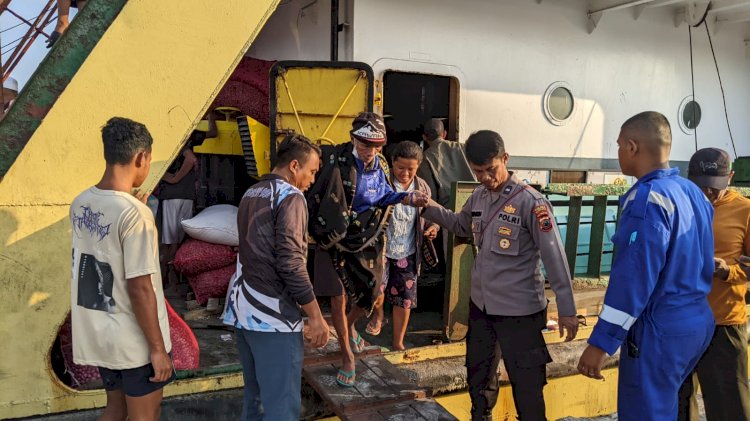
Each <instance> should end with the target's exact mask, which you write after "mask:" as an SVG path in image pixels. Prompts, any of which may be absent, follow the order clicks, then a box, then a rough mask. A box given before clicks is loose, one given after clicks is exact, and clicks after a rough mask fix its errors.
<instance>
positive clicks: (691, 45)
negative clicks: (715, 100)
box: [679, 25, 698, 152]
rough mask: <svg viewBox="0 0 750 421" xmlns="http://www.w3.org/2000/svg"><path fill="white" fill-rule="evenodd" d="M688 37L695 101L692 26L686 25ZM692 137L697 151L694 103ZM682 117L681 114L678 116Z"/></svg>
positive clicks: (691, 81) (691, 80) (691, 84)
mask: <svg viewBox="0 0 750 421" xmlns="http://www.w3.org/2000/svg"><path fill="white" fill-rule="evenodd" d="M688 38H689V40H690V86H691V87H692V93H693V102H694V103H696V104H697V102H695V69H694V67H693V27H692V26H691V25H688ZM692 111H693V120H692V121H693V126H695V127H693V137H694V138H695V150H696V152H697V151H698V124H696V121H695V105H693V110H692ZM679 118H682V116H679Z"/></svg>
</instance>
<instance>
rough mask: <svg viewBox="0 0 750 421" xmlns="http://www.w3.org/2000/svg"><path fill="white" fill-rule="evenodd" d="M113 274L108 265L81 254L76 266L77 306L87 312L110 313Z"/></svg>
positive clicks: (112, 305)
mask: <svg viewBox="0 0 750 421" xmlns="http://www.w3.org/2000/svg"><path fill="white" fill-rule="evenodd" d="M113 282H114V274H113V273H112V268H111V267H110V265H109V264H108V263H105V262H100V261H98V260H96V258H95V257H94V256H92V255H90V254H86V253H81V260H80V263H79V264H78V305H79V306H81V307H84V308H87V309H89V310H99V311H106V312H108V313H112V312H114V310H115V299H114V298H112V284H113Z"/></svg>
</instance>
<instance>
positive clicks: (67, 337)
mask: <svg viewBox="0 0 750 421" xmlns="http://www.w3.org/2000/svg"><path fill="white" fill-rule="evenodd" d="M71 323H72V322H71V320H70V313H68V317H66V318H65V322H63V325H62V326H61V327H60V333H59V334H58V336H59V337H60V348H61V351H62V357H63V362H64V363H65V372H66V373H68V374H69V375H70V380H71V384H70V386H71V387H72V388H74V389H81V388H82V386H85V385H88V384H89V383H92V382H94V381H96V380H100V379H101V376H100V375H99V369H98V368H96V367H93V366H90V365H78V364H76V363H74V362H73V326H72V324H71Z"/></svg>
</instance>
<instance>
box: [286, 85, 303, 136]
mask: <svg viewBox="0 0 750 421" xmlns="http://www.w3.org/2000/svg"><path fill="white" fill-rule="evenodd" d="M281 80H282V81H284V88H286V95H287V96H288V97H289V102H290V103H291V104H292V111H294V118H296V119H297V125H298V126H299V131H300V133H302V136H305V137H307V136H306V135H305V128H304V127H302V120H300V118H299V112H297V106H296V105H294V99H292V91H290V90H289V84H288V83H287V82H286V72H283V73H281Z"/></svg>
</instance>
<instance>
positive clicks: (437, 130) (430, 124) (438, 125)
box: [424, 118, 445, 140]
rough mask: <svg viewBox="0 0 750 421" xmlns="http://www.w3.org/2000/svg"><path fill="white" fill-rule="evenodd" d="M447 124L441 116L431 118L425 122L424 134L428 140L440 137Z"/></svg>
mask: <svg viewBox="0 0 750 421" xmlns="http://www.w3.org/2000/svg"><path fill="white" fill-rule="evenodd" d="M444 131H445V126H443V121H442V120H441V119H439V118H431V119H429V120H427V122H426V123H424V135H425V137H426V138H427V140H435V139H437V138H439V137H443V132H444Z"/></svg>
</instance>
